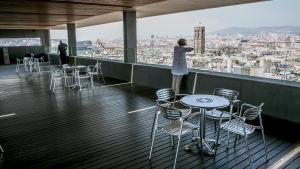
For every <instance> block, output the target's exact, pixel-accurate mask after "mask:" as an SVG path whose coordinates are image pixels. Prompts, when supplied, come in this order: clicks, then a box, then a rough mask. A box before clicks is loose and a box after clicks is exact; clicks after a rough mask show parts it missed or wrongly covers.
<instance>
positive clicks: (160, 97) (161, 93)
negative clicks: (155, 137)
mask: <svg viewBox="0 0 300 169" xmlns="http://www.w3.org/2000/svg"><path fill="white" fill-rule="evenodd" d="M186 95H187V94H175V91H174V89H172V88H165V89H160V90H158V91H157V92H156V97H157V100H156V110H155V113H156V114H158V116H159V114H160V110H159V106H158V105H159V104H162V103H163V104H164V105H166V106H168V107H174V105H175V101H176V98H177V97H180V96H186ZM179 110H180V111H181V113H182V116H183V117H187V116H188V115H189V114H190V113H191V108H187V109H179ZM158 116H156V115H155V116H154V119H153V123H152V132H151V137H152V134H153V129H154V123H155V120H156V117H158ZM172 143H173V139H172Z"/></svg>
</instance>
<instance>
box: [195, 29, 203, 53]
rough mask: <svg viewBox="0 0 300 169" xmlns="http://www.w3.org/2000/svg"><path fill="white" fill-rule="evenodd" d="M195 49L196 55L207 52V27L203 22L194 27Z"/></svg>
mask: <svg viewBox="0 0 300 169" xmlns="http://www.w3.org/2000/svg"><path fill="white" fill-rule="evenodd" d="M194 51H195V55H198V54H204V52H205V27H204V26H203V25H202V24H201V23H200V24H199V26H196V27H195V28H194Z"/></svg>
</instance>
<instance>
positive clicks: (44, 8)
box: [0, 0, 266, 29]
mask: <svg viewBox="0 0 300 169" xmlns="http://www.w3.org/2000/svg"><path fill="white" fill-rule="evenodd" d="M262 1H266V0H101V1H100V0H10V1H0V29H49V28H53V29H65V28H66V23H75V24H76V27H86V26H92V25H99V24H105V23H111V22H117V21H122V20H123V14H122V11H124V10H136V11H137V17H138V18H143V17H150V16H157V15H164V14H172V13H177V12H187V11H193V10H201V9H209V8H216V7H223V6H231V5H239V4H246V3H254V2H262Z"/></svg>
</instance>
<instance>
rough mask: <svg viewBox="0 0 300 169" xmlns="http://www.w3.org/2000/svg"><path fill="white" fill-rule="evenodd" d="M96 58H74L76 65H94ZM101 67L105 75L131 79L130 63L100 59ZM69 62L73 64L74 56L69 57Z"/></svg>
mask: <svg viewBox="0 0 300 169" xmlns="http://www.w3.org/2000/svg"><path fill="white" fill-rule="evenodd" d="M96 62H97V60H96V59H91V58H76V64H77V65H95V64H96ZM100 62H101V67H102V71H103V74H104V76H105V77H110V78H114V79H118V80H122V81H126V82H129V81H130V80H131V64H125V63H120V62H112V61H104V60H101V61H100ZM69 63H70V64H74V57H69Z"/></svg>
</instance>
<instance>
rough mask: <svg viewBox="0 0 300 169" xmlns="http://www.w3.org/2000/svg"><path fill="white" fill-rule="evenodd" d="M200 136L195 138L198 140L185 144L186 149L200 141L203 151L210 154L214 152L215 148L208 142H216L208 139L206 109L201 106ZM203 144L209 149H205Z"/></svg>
mask: <svg viewBox="0 0 300 169" xmlns="http://www.w3.org/2000/svg"><path fill="white" fill-rule="evenodd" d="M199 126H200V129H199V137H196V138H193V139H197V141H194V142H192V143H191V144H188V145H186V146H185V150H190V149H191V146H193V145H196V144H199V143H200V150H201V152H204V153H206V154H209V155H213V154H214V150H213V149H212V148H211V146H210V145H209V144H208V142H215V141H214V140H212V139H206V138H205V134H206V133H205V132H206V130H205V128H206V109H204V108H200V117H199ZM203 145H204V146H205V147H206V148H207V151H203Z"/></svg>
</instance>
